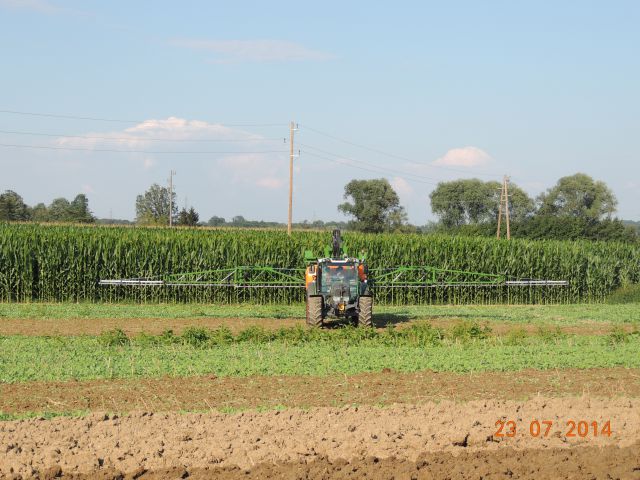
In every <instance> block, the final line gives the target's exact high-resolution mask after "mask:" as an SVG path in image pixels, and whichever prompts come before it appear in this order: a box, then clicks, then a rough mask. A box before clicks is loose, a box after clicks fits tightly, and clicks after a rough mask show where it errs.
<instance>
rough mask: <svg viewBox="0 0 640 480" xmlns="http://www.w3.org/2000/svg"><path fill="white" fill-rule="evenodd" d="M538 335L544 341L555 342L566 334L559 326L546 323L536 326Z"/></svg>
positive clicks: (565, 336)
mask: <svg viewBox="0 0 640 480" xmlns="http://www.w3.org/2000/svg"><path fill="white" fill-rule="evenodd" d="M538 336H539V337H540V338H541V339H542V340H543V341H544V342H546V343H555V342H557V341H559V340H563V339H565V338H567V334H566V333H564V332H563V331H562V330H560V327H558V326H556V327H555V328H553V327H550V326H547V325H541V326H540V327H538Z"/></svg>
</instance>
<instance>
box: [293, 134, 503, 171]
mask: <svg viewBox="0 0 640 480" xmlns="http://www.w3.org/2000/svg"><path fill="white" fill-rule="evenodd" d="M301 126H302V127H303V128H306V129H307V130H310V131H312V132H315V133H317V134H319V135H323V136H325V137H327V138H332V139H333V140H337V141H338V142H342V143H345V144H347V145H351V146H354V147H358V148H362V149H364V150H369V151H370V152H374V153H377V154H379V155H384V156H387V157H391V158H395V159H398V160H404V161H406V162H409V163H413V164H415V165H422V166H429V167H433V168H441V169H443V170H450V171H452V172H460V173H467V174H468V173H471V172H469V171H467V170H462V169H460V168H453V167H445V166H444V165H433V164H429V163H424V162H416V161H415V160H413V159H411V158H408V157H405V156H402V155H397V154H395V153H389V152H385V151H384V150H379V149H377V148H373V147H368V146H367V145H362V144H360V143H356V142H352V141H350V140H346V139H344V138H340V137H336V136H335V135H331V134H329V133H326V132H323V131H321V130H317V129H315V128H312V127H309V126H308V125H301ZM473 174H474V175H482V176H486V177H500V176H501V175H498V174H497V173H482V172H473Z"/></svg>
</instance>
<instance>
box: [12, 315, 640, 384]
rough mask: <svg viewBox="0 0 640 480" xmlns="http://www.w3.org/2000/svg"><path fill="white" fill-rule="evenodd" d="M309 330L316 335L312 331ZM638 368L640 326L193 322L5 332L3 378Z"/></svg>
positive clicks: (60, 378) (63, 378) (57, 378)
mask: <svg viewBox="0 0 640 480" xmlns="http://www.w3.org/2000/svg"><path fill="white" fill-rule="evenodd" d="M309 332H311V333H309ZM616 366H621V367H627V368H639V367H640V334H639V333H638V332H637V331H635V332H631V333H624V332H622V331H614V332H612V334H610V335H607V336H580V335H571V336H568V335H561V334H556V333H554V332H542V333H540V334H537V335H527V334H526V333H524V332H516V333H512V334H510V335H508V336H505V337H487V336H486V332H484V331H483V329H482V328H481V327H479V326H477V325H467V326H465V327H464V328H461V329H459V330H457V331H455V330H454V331H453V332H451V333H448V334H446V335H444V334H443V333H442V332H440V331H438V329H434V328H432V327H429V326H428V325H422V326H419V325H418V326H415V327H413V328H408V329H405V330H401V331H396V330H393V329H390V330H388V331H382V332H377V331H376V330H362V329H355V328H353V329H341V330H338V331H336V332H326V331H317V330H315V331H314V330H312V331H309V330H306V329H303V328H294V329H282V330H280V331H275V332H267V331H264V330H261V329H258V328H252V329H247V330H244V331H242V332H240V333H238V334H236V335H235V336H234V335H232V334H231V333H230V332H229V331H227V330H225V329H218V330H212V331H206V330H204V329H190V330H188V331H185V332H184V333H183V334H182V336H173V335H171V334H168V333H167V334H164V335H159V336H148V335H142V336H138V337H135V338H133V339H131V338H129V337H127V336H126V335H124V334H122V332H117V331H113V332H106V333H104V334H103V335H100V336H82V337H24V336H7V337H0V382H5V383H11V382H27V381H56V380H88V379H98V378H127V377H159V376H163V375H169V376H195V375H204V374H215V375H218V376H249V375H328V374H333V373H344V374H354V373H359V372H373V371H380V370H381V369H384V368H390V369H393V370H397V371H403V372H413V371H419V370H425V369H429V370H434V371H450V372H478V371H509V370H521V369H525V368H534V369H554V368H604V367H616Z"/></svg>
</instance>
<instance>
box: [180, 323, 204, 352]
mask: <svg viewBox="0 0 640 480" xmlns="http://www.w3.org/2000/svg"><path fill="white" fill-rule="evenodd" d="M182 339H183V341H184V343H186V344H187V345H191V346H192V347H204V346H205V345H206V344H207V343H208V342H209V339H210V336H209V331H208V330H207V329H206V328H202V327H189V328H186V329H185V330H184V332H182Z"/></svg>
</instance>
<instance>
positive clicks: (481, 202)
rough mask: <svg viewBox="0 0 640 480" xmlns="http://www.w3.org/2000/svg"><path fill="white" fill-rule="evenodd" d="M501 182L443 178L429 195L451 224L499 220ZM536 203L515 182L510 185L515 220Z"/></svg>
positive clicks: (434, 208) (444, 222)
mask: <svg viewBox="0 0 640 480" xmlns="http://www.w3.org/2000/svg"><path fill="white" fill-rule="evenodd" d="M501 188H502V185H501V184H500V183H499V182H483V181H482V180H478V179H477V178H472V179H460V180H454V181H451V182H440V183H439V184H438V186H437V187H436V189H435V190H434V191H433V192H431V194H430V195H429V197H430V199H431V211H432V212H433V213H434V214H436V215H437V216H438V217H439V218H440V222H441V223H442V225H444V226H445V227H447V228H452V227H459V226H461V225H468V224H471V225H474V224H480V223H489V222H492V223H493V222H495V221H497V218H498V209H499V206H500V190H501ZM534 210H535V203H534V201H533V199H531V197H529V195H527V193H526V192H525V191H524V190H522V189H521V188H520V187H518V186H517V185H515V184H510V185H509V215H510V217H511V218H512V219H513V220H514V221H517V220H521V219H524V218H526V217H528V216H530V215H531V214H532V213H533V212H534Z"/></svg>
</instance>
